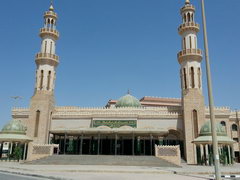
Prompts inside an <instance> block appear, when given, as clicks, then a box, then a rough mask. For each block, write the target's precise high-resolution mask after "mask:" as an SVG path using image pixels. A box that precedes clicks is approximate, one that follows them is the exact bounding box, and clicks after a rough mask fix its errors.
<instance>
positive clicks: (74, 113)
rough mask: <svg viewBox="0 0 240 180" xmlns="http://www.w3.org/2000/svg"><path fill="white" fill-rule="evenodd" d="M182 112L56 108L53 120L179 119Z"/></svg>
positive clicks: (161, 109)
mask: <svg viewBox="0 0 240 180" xmlns="http://www.w3.org/2000/svg"><path fill="white" fill-rule="evenodd" d="M179 116H181V113H180V112H170V111H169V110H168V109H167V108H165V107H153V108H149V107H148V108H133V107H124V108H115V107H114V108H113V107H112V108H105V107H104V108H81V107H56V108H55V111H54V113H53V118H66V117H69V118H87V117H88V118H94V117H134V118H162V117H165V118H178V117H179Z"/></svg>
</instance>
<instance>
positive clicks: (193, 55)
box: [177, 49, 203, 64]
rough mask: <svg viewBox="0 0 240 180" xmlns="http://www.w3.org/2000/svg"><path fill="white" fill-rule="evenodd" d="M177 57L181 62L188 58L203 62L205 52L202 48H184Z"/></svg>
mask: <svg viewBox="0 0 240 180" xmlns="http://www.w3.org/2000/svg"><path fill="white" fill-rule="evenodd" d="M177 57H178V62H179V64H181V63H182V62H183V61H186V60H187V61H188V60H192V61H199V62H201V60H202V57H203V54H202V50H201V49H184V50H182V51H180V52H179V53H178V55H177Z"/></svg>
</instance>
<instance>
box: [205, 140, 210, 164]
mask: <svg viewBox="0 0 240 180" xmlns="http://www.w3.org/2000/svg"><path fill="white" fill-rule="evenodd" d="M205 151H206V165H209V163H208V161H209V155H208V144H206V145H205Z"/></svg>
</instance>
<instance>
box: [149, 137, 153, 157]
mask: <svg viewBox="0 0 240 180" xmlns="http://www.w3.org/2000/svg"><path fill="white" fill-rule="evenodd" d="M152 142H153V136H152V134H150V155H151V156H152V154H153V153H152V152H153V146H152Z"/></svg>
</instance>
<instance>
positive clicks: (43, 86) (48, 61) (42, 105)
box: [27, 3, 59, 144]
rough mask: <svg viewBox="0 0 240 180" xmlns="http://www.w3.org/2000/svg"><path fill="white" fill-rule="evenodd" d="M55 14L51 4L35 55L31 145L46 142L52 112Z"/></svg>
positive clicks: (57, 61)
mask: <svg viewBox="0 0 240 180" xmlns="http://www.w3.org/2000/svg"><path fill="white" fill-rule="evenodd" d="M56 21H57V14H56V13H55V12H54V8H53V4H52V3H51V6H50V8H49V10H48V11H47V12H45V13H44V27H43V28H41V29H40V34H39V36H40V37H41V38H42V43H41V50H40V52H39V53H37V54H36V59H35V62H36V65H37V70H36V82H35V91H34V95H33V97H32V99H31V103H30V115H29V127H28V130H27V134H28V136H30V137H32V138H33V139H34V143H41V144H46V143H48V136H49V129H50V125H51V115H52V112H53V110H54V87H55V78H56V68H57V65H58V63H59V57H58V56H57V55H56V54H55V49H56V41H57V40H58V38H59V33H58V31H57V30H56Z"/></svg>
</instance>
